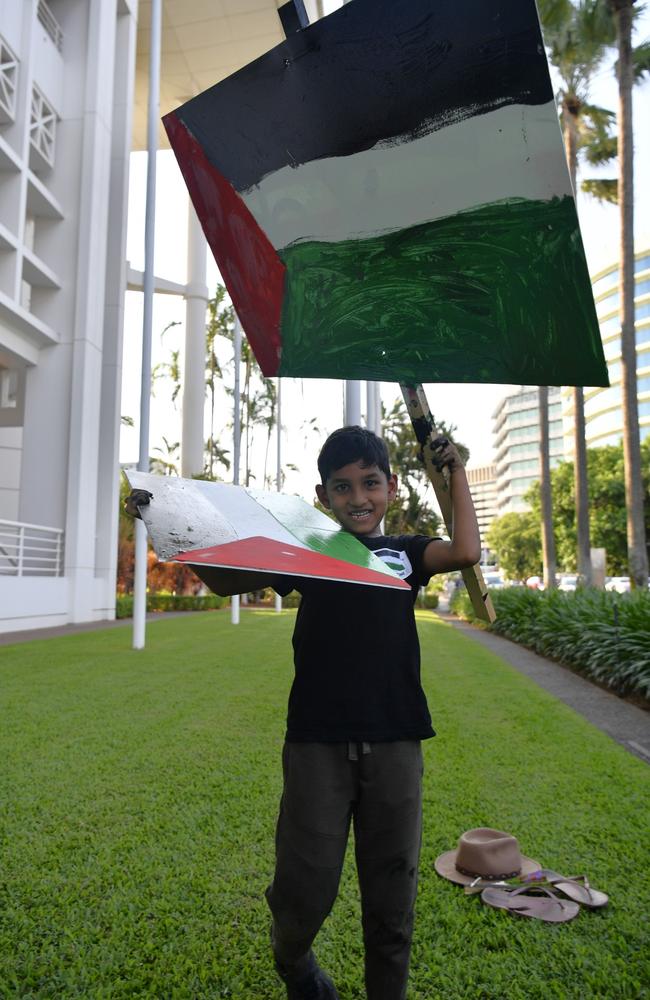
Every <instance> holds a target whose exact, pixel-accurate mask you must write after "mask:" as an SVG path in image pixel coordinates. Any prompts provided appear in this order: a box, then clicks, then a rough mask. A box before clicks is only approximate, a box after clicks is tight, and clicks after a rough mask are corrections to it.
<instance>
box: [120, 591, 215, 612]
mask: <svg viewBox="0 0 650 1000" xmlns="http://www.w3.org/2000/svg"><path fill="white" fill-rule="evenodd" d="M228 601H229V598H228V597H218V596H217V595H216V594H206V595H205V596H204V597H196V596H193V595H191V594H187V595H186V594H147V611H208V610H210V609H212V608H222V607H223V606H224V605H225V604H228ZM132 615H133V594H118V596H117V602H116V609H115V617H116V618H131V616H132Z"/></svg>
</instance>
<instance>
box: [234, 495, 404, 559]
mask: <svg viewBox="0 0 650 1000" xmlns="http://www.w3.org/2000/svg"><path fill="white" fill-rule="evenodd" d="M247 492H248V493H249V495H250V496H251V497H253V499H255V500H256V501H257V503H259V505H260V506H261V507H264V509H265V510H267V511H268V512H269V514H271V515H272V516H273V517H274V518H275V520H276V521H277V522H278V523H279V524H281V525H282V526H283V528H286V530H287V531H290V532H291V534H292V535H293V536H294V537H295V538H296V540H297V541H298V543H301V544H303V545H307V546H308V547H309V548H310V549H313V550H314V552H320V553H322V555H325V556H331V557H332V559H343V560H344V561H345V562H349V563H353V564H354V565H355V566H360V567H362V568H363V569H371V570H374V571H375V573H384V574H385V575H386V576H390V577H394V576H395V575H396V574H395V573H394V572H393V570H392V569H390V567H389V566H387V565H386V563H385V562H384V561H383V560H382V559H379V557H378V556H376V555H375V554H374V553H373V552H371V550H370V549H367V548H366V547H365V545H363V543H362V542H360V541H359V540H358V539H357V538H355V537H354V535H352V534H350V532H348V531H343V529H342V528H337V527H336V522H334V521H332V519H331V518H329V517H328V516H327V515H326V514H323V512H322V511H320V510H317V509H316V508H315V507H310V506H309V504H307V503H305V501H304V500H301V499H300V497H292V496H289V495H288V494H286V493H268V492H264V491H262V490H255V489H251V488H250V487H247Z"/></svg>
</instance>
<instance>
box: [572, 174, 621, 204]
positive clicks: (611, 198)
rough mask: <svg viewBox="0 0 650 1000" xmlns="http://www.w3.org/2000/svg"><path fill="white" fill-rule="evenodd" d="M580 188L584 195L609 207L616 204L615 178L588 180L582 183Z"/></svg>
mask: <svg viewBox="0 0 650 1000" xmlns="http://www.w3.org/2000/svg"><path fill="white" fill-rule="evenodd" d="M580 187H581V188H582V190H583V191H584V192H585V194H589V195H591V197H592V198H596V199H597V200H598V201H605V202H608V203H609V204H610V205H617V204H618V181H617V180H616V179H615V178H614V179H612V178H590V179H589V180H586V181H582V183H581V185H580Z"/></svg>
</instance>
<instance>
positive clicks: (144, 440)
mask: <svg viewBox="0 0 650 1000" xmlns="http://www.w3.org/2000/svg"><path fill="white" fill-rule="evenodd" d="M161 28H162V0H152V3H151V33H150V41H149V102H148V109H147V193H146V201H145V222H144V281H143V296H142V298H143V310H142V313H143V314H142V372H141V375H140V441H139V450H138V472H149V416H150V412H149V411H150V406H149V401H150V397H151V339H152V333H151V331H152V321H153V285H154V273H153V270H154V242H155V231H156V153H157V151H158V111H159V104H160V39H161ZM146 621H147V529H146V528H145V526H144V521H141V520H139V519H136V522H135V569H134V579H133V649H144V643H145V629H146Z"/></svg>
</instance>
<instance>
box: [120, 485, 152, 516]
mask: <svg viewBox="0 0 650 1000" xmlns="http://www.w3.org/2000/svg"><path fill="white" fill-rule="evenodd" d="M152 500H153V493H150V492H149V490H132V491H131V492H130V493H129V495H128V497H127V498H126V500H125V501H124V510H125V511H126V512H127V514H130V516H131V517H137V518H138V519H139V520H140V521H141V520H142V517H141V515H140V511H139V510H138V508H139V507H144V505H145V504H148V503H150V502H151V501H152Z"/></svg>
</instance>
